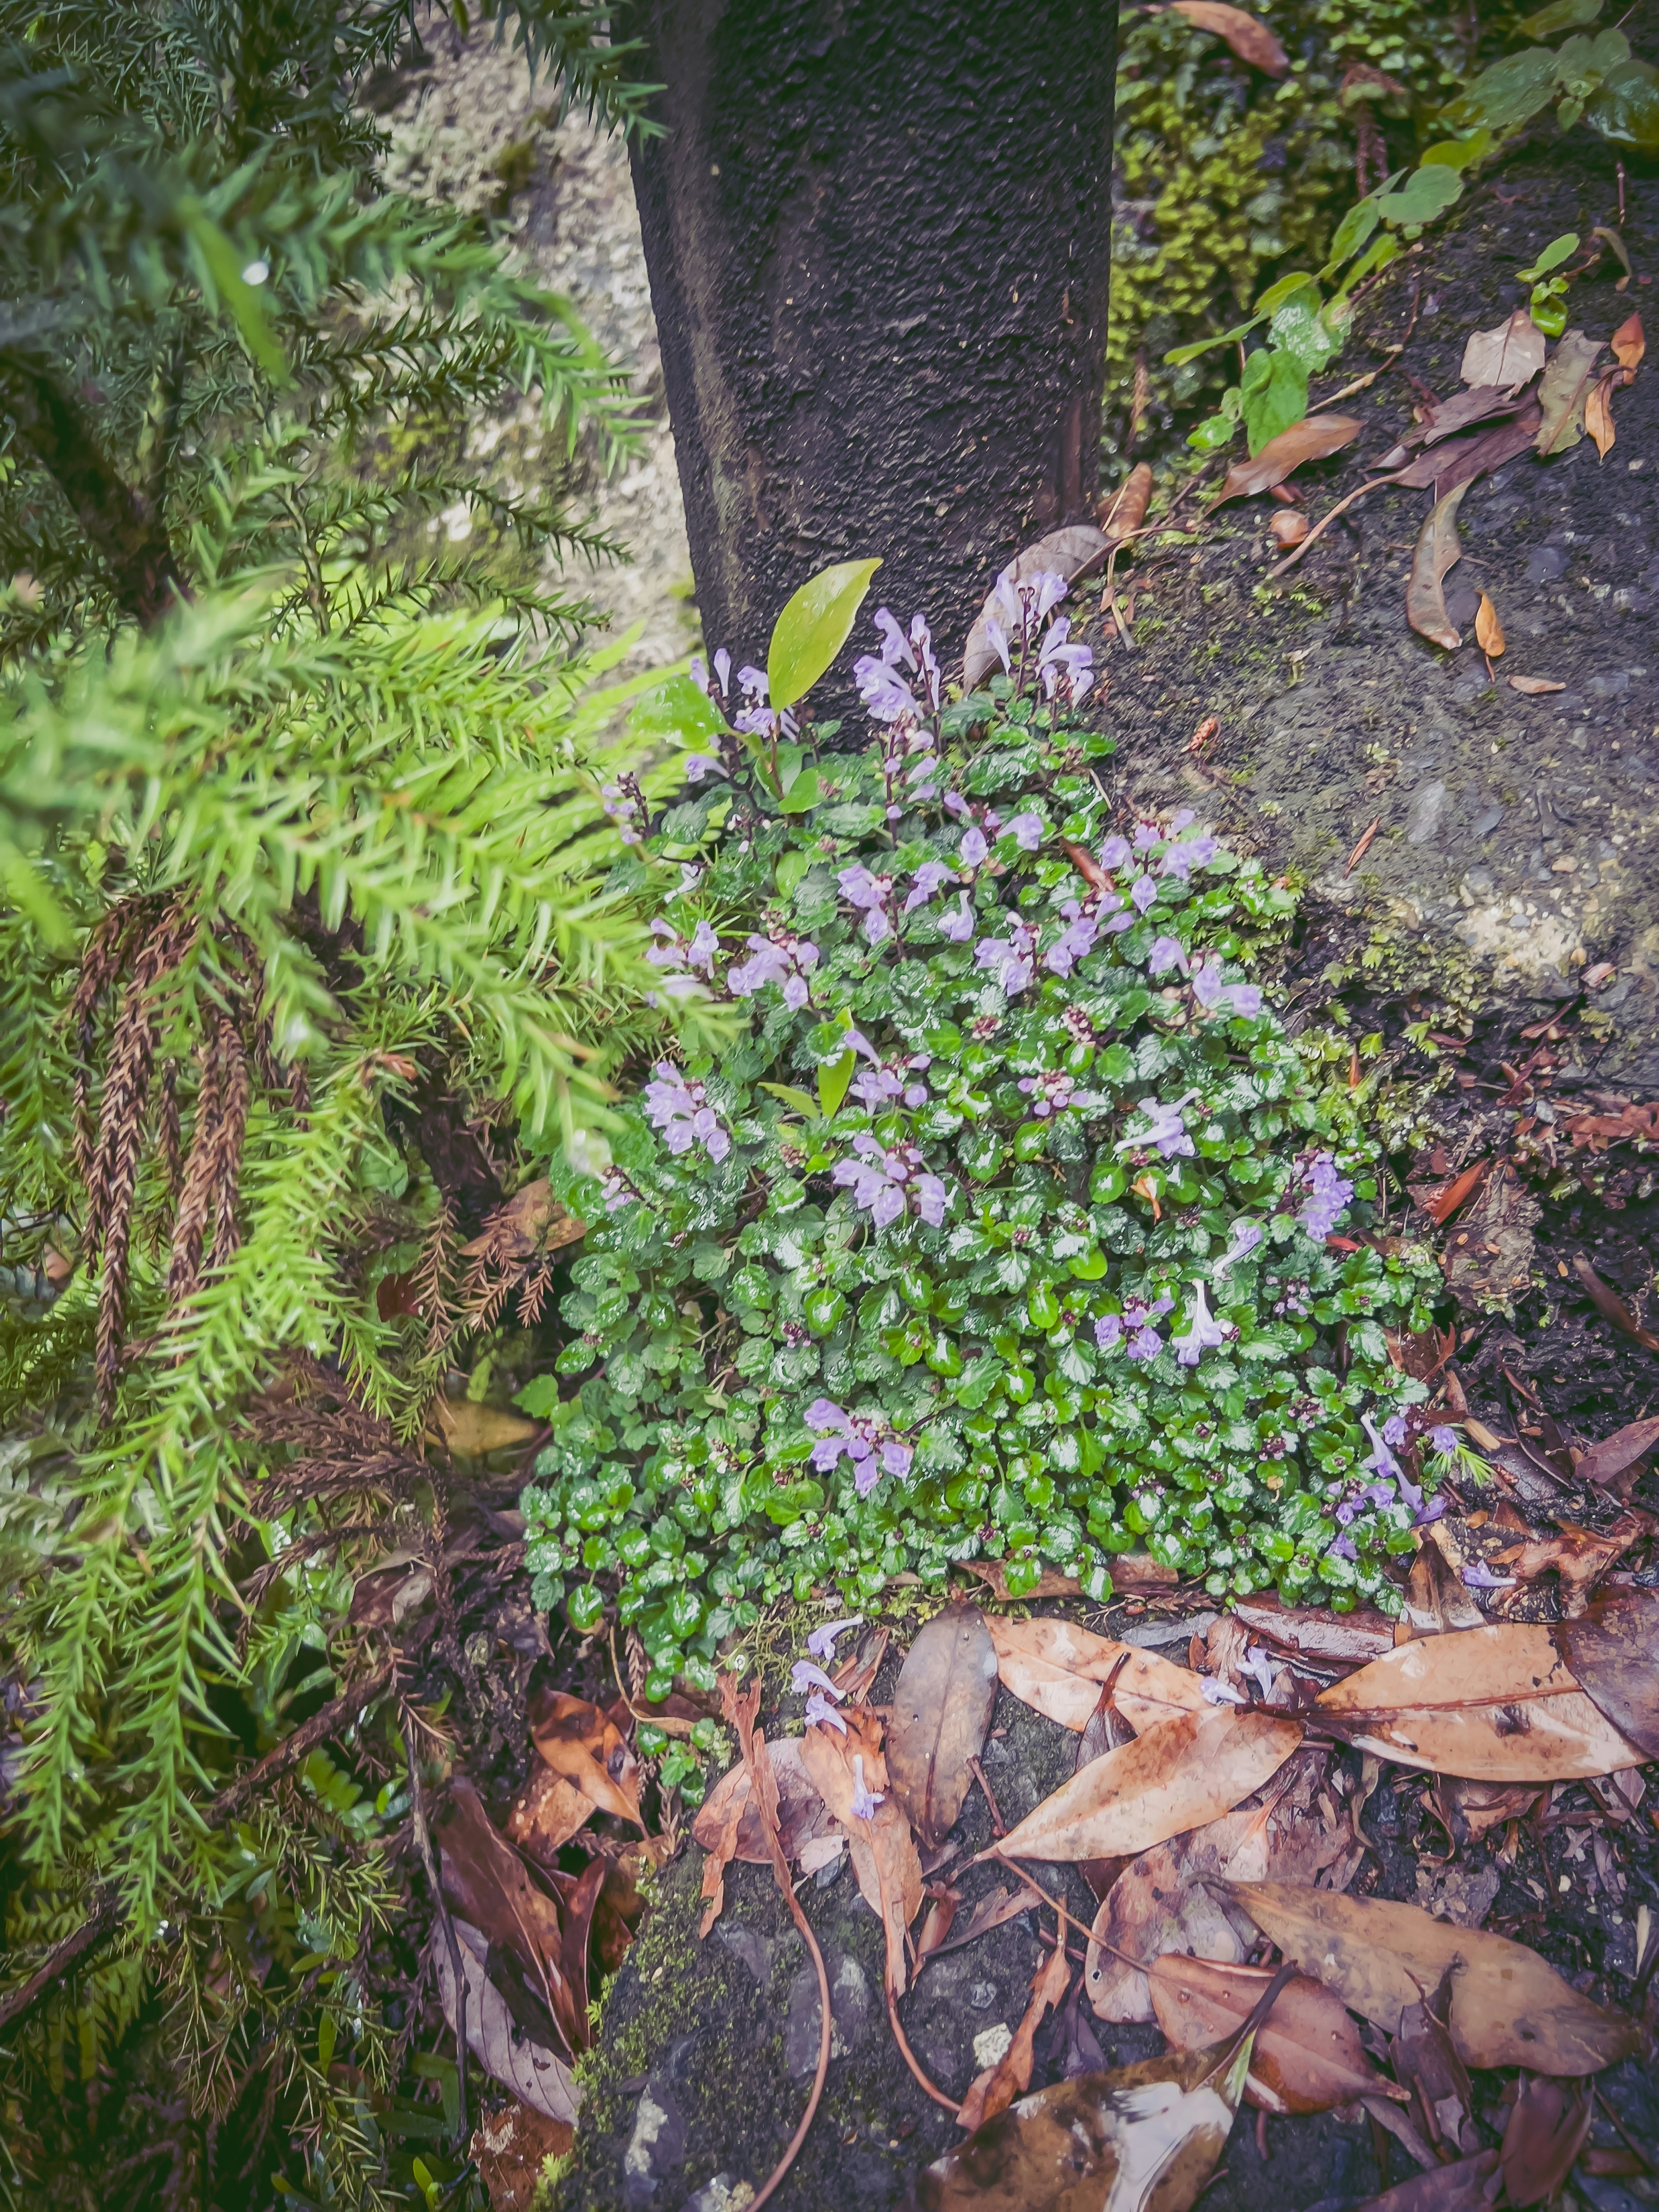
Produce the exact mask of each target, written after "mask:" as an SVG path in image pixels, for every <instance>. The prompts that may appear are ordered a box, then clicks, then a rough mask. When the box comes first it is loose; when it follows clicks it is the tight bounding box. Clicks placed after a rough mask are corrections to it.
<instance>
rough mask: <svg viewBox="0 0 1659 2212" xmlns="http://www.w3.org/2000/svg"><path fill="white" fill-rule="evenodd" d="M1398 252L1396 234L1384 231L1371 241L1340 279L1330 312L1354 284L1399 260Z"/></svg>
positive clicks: (1398, 241) (1399, 246) (1399, 247)
mask: <svg viewBox="0 0 1659 2212" xmlns="http://www.w3.org/2000/svg"><path fill="white" fill-rule="evenodd" d="M1400 252H1401V245H1400V237H1399V234H1398V233H1397V232H1395V231H1392V230H1385V231H1384V232H1383V235H1382V237H1381V238H1376V239H1373V240H1372V241H1371V243H1370V246H1368V247H1367V248H1366V250H1365V252H1364V253H1362V254H1361V255H1360V257H1359V258H1358V261H1356V262H1355V263H1354V264H1353V266H1352V269H1350V270H1349V271H1348V273H1347V275H1346V276H1345V277H1344V278H1343V279H1342V289H1341V291H1340V293H1339V294H1338V295H1337V297H1336V299H1334V300H1333V301H1331V310H1332V311H1333V312H1334V310H1335V308H1336V307H1337V305H1338V303H1339V301H1342V300H1346V297H1347V295H1348V294H1349V293H1350V292H1352V290H1353V289H1354V287H1355V285H1356V284H1358V283H1362V282H1363V280H1364V278H1365V277H1367V276H1370V275H1371V273H1372V271H1373V270H1377V269H1386V268H1387V266H1388V264H1389V262H1390V261H1394V260H1396V259H1397V258H1399V255H1400Z"/></svg>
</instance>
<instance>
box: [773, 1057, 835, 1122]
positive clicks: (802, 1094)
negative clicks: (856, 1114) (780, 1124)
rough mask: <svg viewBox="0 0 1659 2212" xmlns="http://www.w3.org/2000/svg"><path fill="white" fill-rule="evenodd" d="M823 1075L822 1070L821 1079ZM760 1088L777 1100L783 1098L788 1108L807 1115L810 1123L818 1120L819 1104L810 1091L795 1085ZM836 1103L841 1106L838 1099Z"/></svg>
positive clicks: (821, 1071) (787, 1084)
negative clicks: (790, 1107)
mask: <svg viewBox="0 0 1659 2212" xmlns="http://www.w3.org/2000/svg"><path fill="white" fill-rule="evenodd" d="M818 1073H819V1076H820V1078H822V1076H823V1073H824V1071H823V1069H822V1068H820V1069H819V1071H818ZM759 1087H760V1088H761V1090H763V1091H770V1092H771V1094H772V1096H773V1097H775V1098H781V1100H782V1101H783V1103H784V1104H785V1105H786V1106H793V1108H794V1109H795V1111H796V1113H798V1114H805V1116H806V1118H807V1120H808V1121H817V1118H818V1102H817V1099H816V1098H814V1097H813V1096H812V1094H811V1091H801V1090H799V1089H798V1088H797V1087H796V1085H794V1084H793V1083H763V1084H762V1085H760V1086H759ZM840 1103H841V1101H840V1100H839V1099H837V1100H836V1104H837V1105H839V1104H840Z"/></svg>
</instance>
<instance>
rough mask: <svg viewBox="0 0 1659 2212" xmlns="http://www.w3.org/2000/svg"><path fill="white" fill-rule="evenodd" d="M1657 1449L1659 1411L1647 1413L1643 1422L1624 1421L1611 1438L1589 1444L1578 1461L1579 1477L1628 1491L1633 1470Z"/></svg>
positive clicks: (1633, 1478)
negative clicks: (1622, 1425)
mask: <svg viewBox="0 0 1659 2212" xmlns="http://www.w3.org/2000/svg"><path fill="white" fill-rule="evenodd" d="M1655 1449H1659V1413H1654V1414H1650V1415H1649V1417H1648V1418H1647V1419H1646V1420H1644V1421H1626V1424H1625V1425H1624V1427H1623V1428H1622V1429H1615V1430H1614V1431H1613V1434H1612V1435H1611V1436H1610V1437H1602V1439H1601V1443H1596V1444H1592V1445H1591V1446H1590V1448H1589V1450H1588V1451H1587V1452H1586V1453H1585V1454H1584V1456H1583V1459H1581V1460H1580V1461H1579V1462H1578V1467H1577V1475H1578V1480H1579V1481H1580V1482H1583V1483H1591V1482H1594V1483H1596V1484H1599V1485H1600V1486H1601V1488H1602V1489H1603V1490H1607V1489H1613V1488H1615V1487H1617V1488H1619V1489H1620V1490H1621V1491H1628V1490H1629V1489H1630V1488H1631V1486H1632V1484H1633V1483H1634V1482H1635V1480H1636V1474H1635V1470H1636V1469H1638V1468H1640V1466H1641V1464H1642V1462H1643V1461H1644V1459H1645V1458H1646V1457H1647V1455H1648V1454H1649V1453H1650V1451H1653V1450H1655Z"/></svg>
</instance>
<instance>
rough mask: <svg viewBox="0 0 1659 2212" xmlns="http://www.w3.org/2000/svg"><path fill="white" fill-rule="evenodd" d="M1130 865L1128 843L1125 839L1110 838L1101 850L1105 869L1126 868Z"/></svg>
mask: <svg viewBox="0 0 1659 2212" xmlns="http://www.w3.org/2000/svg"><path fill="white" fill-rule="evenodd" d="M1128 864H1129V846H1128V841H1127V839H1126V838H1123V837H1109V838H1108V839H1107V840H1106V842H1105V843H1104V844H1103V846H1102V847H1101V848H1100V865H1101V866H1102V867H1103V868H1124V867H1127V866H1128Z"/></svg>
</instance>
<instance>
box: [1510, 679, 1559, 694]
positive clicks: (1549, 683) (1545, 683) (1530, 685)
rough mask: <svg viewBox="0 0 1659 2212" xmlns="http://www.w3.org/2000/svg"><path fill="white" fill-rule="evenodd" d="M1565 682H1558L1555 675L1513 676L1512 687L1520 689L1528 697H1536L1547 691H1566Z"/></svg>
mask: <svg viewBox="0 0 1659 2212" xmlns="http://www.w3.org/2000/svg"><path fill="white" fill-rule="evenodd" d="M1566 688H1567V687H1566V685H1565V684H1558V683H1557V682H1556V680H1555V678H1553V676H1511V677H1510V690H1511V691H1520V692H1522V693H1524V694H1525V696H1527V697H1528V699H1535V698H1537V697H1538V696H1540V695H1541V693H1543V692H1546V691H1565V690H1566Z"/></svg>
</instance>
